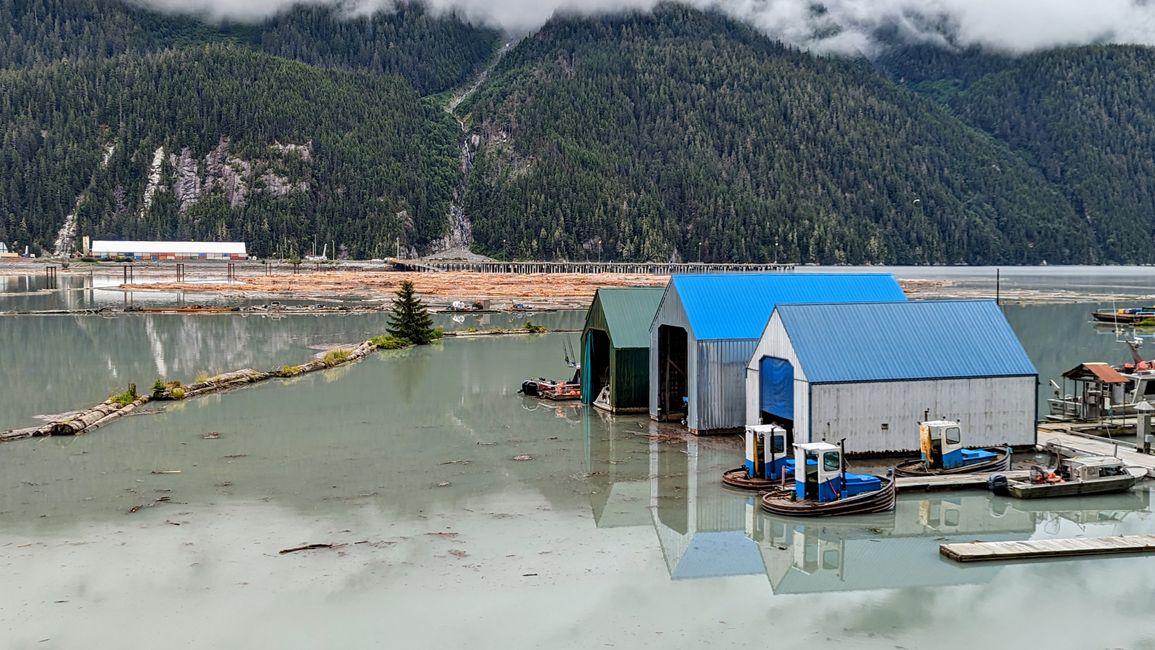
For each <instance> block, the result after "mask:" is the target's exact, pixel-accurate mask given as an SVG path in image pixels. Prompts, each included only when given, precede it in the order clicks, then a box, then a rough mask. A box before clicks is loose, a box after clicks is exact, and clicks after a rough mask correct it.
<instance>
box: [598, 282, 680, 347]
mask: <svg viewBox="0 0 1155 650" xmlns="http://www.w3.org/2000/svg"><path fill="white" fill-rule="evenodd" d="M665 291H666V288H665V287H625V288H617V289H598V292H597V296H596V297H595V298H594V304H593V305H592V306H591V307H590V309H591V310H592V309H594V308H598V309H600V310H601V312H602V314H601V316H600V318H601V322H602V323H604V324H605V326H604V329H605V331H606V332H608V333H609V335H610V340H612V341H613V343H614V347H615V348H617V349H619V350H620V349H623V348H645V347H649V345H650V324H651V323H653V322H654V314H655V313H656V312H657V311H658V304H659V303H660V302H661V301H662V294H663V293H665Z"/></svg>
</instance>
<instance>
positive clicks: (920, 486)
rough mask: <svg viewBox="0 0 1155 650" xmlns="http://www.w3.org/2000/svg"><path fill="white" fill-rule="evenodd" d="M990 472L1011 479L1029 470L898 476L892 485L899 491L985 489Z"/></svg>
mask: <svg viewBox="0 0 1155 650" xmlns="http://www.w3.org/2000/svg"><path fill="white" fill-rule="evenodd" d="M991 474H1002V475H1004V476H1006V477H1007V478H1013V479H1025V478H1027V476H1029V475H1030V470H1011V471H1009V472H974V473H973V474H946V475H943V476H899V477H897V478H896V479H894V487H895V489H897V490H898V491H899V493H904V492H932V491H937V490H971V489H977V490H985V489H987V477H988V476H990V475H991Z"/></svg>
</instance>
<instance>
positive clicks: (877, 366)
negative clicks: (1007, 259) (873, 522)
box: [746, 300, 1038, 453]
mask: <svg viewBox="0 0 1155 650" xmlns="http://www.w3.org/2000/svg"><path fill="white" fill-rule="evenodd" d="M1037 386H1038V372H1037V371H1036V370H1035V366H1034V365H1033V364H1032V363H1031V360H1030V359H1029V358H1028V357H1027V353H1026V352H1025V351H1024V350H1023V346H1022V345H1021V344H1020V343H1019V340H1018V338H1017V337H1016V336H1015V333H1014V331H1013V330H1012V329H1011V326H1010V324H1009V323H1007V320H1006V318H1005V317H1004V316H1003V313H1002V311H1001V310H1000V309H999V307H998V305H996V304H995V303H994V302H993V301H976V300H950V301H924V302H906V303H894V302H890V303H866V304H815V305H780V306H778V307H777V308H776V309H775V310H774V313H773V315H772V316H771V317H770V319H769V321H768V322H767V323H766V327H765V329H764V331H763V333H762V337H761V339H760V340H759V341H758V343H757V347H756V349H755V350H754V353H753V354H752V355H751V358H750V360H749V363H748V365H747V368H746V420H747V422H749V423H752V424H756V423H771V422H773V423H777V424H780V425H781V426H784V427H785V428H786V429H787V430H789V431H791V432H792V434H793V440H794V441H795V442H816V441H820V440H826V441H828V442H833V443H835V444H837V443H838V442H839V441H840V440H842V439H843V438H845V439H846V443H845V444H846V451H847V453H884V452H907V451H917V450H918V449H919V434H918V424H919V422H920V421H923V420H928V419H930V420H956V421H958V422H960V423H961V425H962V426H961V429H962V437H963V444H965V445H966V446H968V447H983V446H993V445H1005V444H1009V445H1016V446H1018V445H1033V444H1034V443H1035V423H1036V421H1037V419H1038V406H1037V405H1038V401H1037V394H1036V390H1037Z"/></svg>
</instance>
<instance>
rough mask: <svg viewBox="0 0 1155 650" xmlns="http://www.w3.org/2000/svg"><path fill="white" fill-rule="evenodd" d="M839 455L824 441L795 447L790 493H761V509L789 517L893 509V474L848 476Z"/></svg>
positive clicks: (833, 446)
mask: <svg viewBox="0 0 1155 650" xmlns="http://www.w3.org/2000/svg"><path fill="white" fill-rule="evenodd" d="M842 455H843V454H842V450H841V449H840V448H839V447H836V446H835V445H832V444H830V443H828V442H810V443H803V444H795V445H794V467H795V472H794V490H793V491H792V492H785V493H783V492H767V493H765V494H763V495H762V498H761V501H762V509H763V510H765V511H766V512H770V513H773V514H776V515H784V516H789V517H828V516H833V515H851V514H865V513H873V512H886V511H888V510H893V509H894V504H895V486H894V475H893V474H894V473H893V471H891V472H888V473H887V475H886V476H875V475H873V474H852V473H850V472H847V471H846V469H845V467H844V466H843V464H842ZM798 468H802V469H798Z"/></svg>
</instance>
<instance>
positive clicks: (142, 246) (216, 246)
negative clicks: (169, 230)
mask: <svg viewBox="0 0 1155 650" xmlns="http://www.w3.org/2000/svg"><path fill="white" fill-rule="evenodd" d="M198 253H208V254H209V255H225V256H229V255H247V252H246V249H245V243H244V242H200V241H104V240H100V241H94V242H92V254H93V255H125V256H132V255H161V254H176V255H196V254H198Z"/></svg>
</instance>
